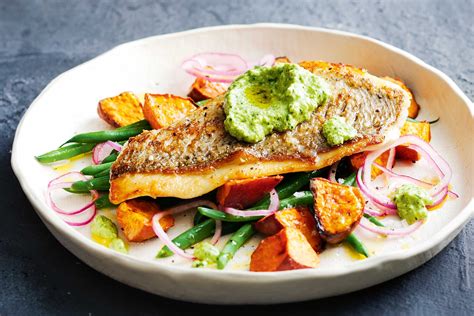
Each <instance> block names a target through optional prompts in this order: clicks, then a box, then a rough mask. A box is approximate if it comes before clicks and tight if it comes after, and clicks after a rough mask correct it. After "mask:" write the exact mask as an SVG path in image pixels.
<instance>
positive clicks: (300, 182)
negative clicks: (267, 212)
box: [255, 169, 326, 209]
mask: <svg viewBox="0 0 474 316" xmlns="http://www.w3.org/2000/svg"><path fill="white" fill-rule="evenodd" d="M325 170H326V169H320V170H316V171H311V172H300V173H295V174H293V175H291V176H289V177H288V179H285V181H284V182H283V183H280V184H279V185H277V187H276V188H275V190H276V191H277V192H278V197H279V198H280V200H282V199H285V198H287V197H290V196H292V195H293V193H295V192H296V191H298V190H300V189H301V188H302V187H304V186H305V185H307V184H308V183H309V180H310V179H312V178H315V177H319V176H321V175H322V174H323V173H324V172H326V171H325ZM269 205H270V196H267V197H266V198H264V199H263V200H261V201H260V202H258V203H257V204H256V205H255V209H259V208H267V207H268V206H269Z"/></svg>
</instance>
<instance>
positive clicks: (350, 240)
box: [343, 172, 380, 258]
mask: <svg viewBox="0 0 474 316" xmlns="http://www.w3.org/2000/svg"><path fill="white" fill-rule="evenodd" d="M356 175H357V173H356V172H353V173H351V174H350V175H349V176H348V177H347V178H346V179H345V180H344V182H343V184H344V185H349V186H355V185H356ZM365 215H366V214H364V216H365ZM369 216H370V215H369ZM370 217H372V216H370ZM374 219H375V220H376V221H377V219H376V218H374ZM369 220H370V219H369ZM377 222H378V221H377ZM379 223H380V222H379ZM345 242H346V243H347V244H349V245H350V246H351V247H352V248H353V249H354V250H355V251H357V252H358V253H360V254H361V255H363V256H365V257H366V258H368V257H369V253H368V251H367V249H366V248H365V246H364V244H363V243H362V242H361V241H360V240H359V238H357V236H356V235H354V233H350V234H349V236H347V237H346V239H345Z"/></svg>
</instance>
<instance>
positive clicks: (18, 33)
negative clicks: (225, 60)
mask: <svg viewBox="0 0 474 316" xmlns="http://www.w3.org/2000/svg"><path fill="white" fill-rule="evenodd" d="M473 16H474V2H473V1H472V0H460V1H443V0H433V1H429V0H420V1H410V0H388V1H342V0H332V1H331V0H328V1H290V0H286V1H284V0H276V1H263V0H253V1H210V0H201V1H181V0H180V1H95V0H88V1H33V0H31V1H27V0H19V1H13V0H11V1H10V0H1V1H0V148H1V150H0V168H1V169H0V188H1V191H0V192H1V194H0V209H1V219H0V315H46V314H48V315H49V314H52V315H56V314H58V315H64V314H78V315H84V314H93V315H101V314H112V313H113V314H114V315H122V314H140V315H148V314H163V315H182V314H184V312H188V313H196V314H198V315H199V314H204V313H207V314H209V313H220V314H221V315H225V314H228V313H231V312H236V311H239V312H241V313H243V314H248V313H257V312H258V313H271V314H273V315H295V314H303V313H305V314H370V315H375V314H387V315H388V314H394V315H397V314H400V315H401V314H423V315H438V314H449V315H462V314H464V315H468V314H470V315H474V301H473V299H474V290H473V285H472V282H473V257H472V249H473V246H472V245H473V244H474V234H473V233H474V222H473V221H471V222H470V223H469V224H468V225H467V227H466V228H465V229H464V230H463V231H462V232H461V233H460V234H459V236H458V237H457V238H456V239H455V240H454V241H453V242H452V243H451V244H449V246H448V247H447V248H446V249H445V250H444V251H442V252H441V253H440V254H439V255H438V256H436V257H435V258H434V259H433V260H431V261H429V262H428V263H426V264H425V265H423V266H422V267H420V268H419V269H416V270H415V271H412V272H410V273H408V274H406V275H404V276H401V277H399V278H396V279H394V280H392V281H389V282H386V283H384V284H381V285H378V286H374V287H372V288H369V289H366V290H362V291H358V292H355V293H352V294H348V295H343V296H339V297H333V298H328V299H323V300H315V301H310V302H303V303H296V304H285V305H281V306H266V307H255V306H240V307H238V308H237V307H215V306H206V305H197V304H190V303H183V302H177V301H173V300H169V299H165V298H161V297H157V296H153V295H150V294H147V293H145V292H142V291H139V290H136V289H133V288H130V287H128V286H125V285H122V284H120V283H118V282H116V281H113V280H111V279H109V278H107V277H105V276H103V275H101V274H100V273H98V272H96V271H94V270H92V269H91V268H89V267H88V266H86V265H85V264H83V263H81V262H80V261H79V260H78V259H77V258H75V257H74V256H73V255H72V254H70V253H69V252H68V251H67V250H66V249H64V248H63V247H62V246H61V245H60V244H59V243H58V242H57V241H56V240H55V239H54V238H53V237H52V235H51V234H50V233H49V232H48V231H47V229H46V228H45V226H44V225H43V224H42V223H41V221H40V220H39V218H38V217H37V216H36V214H35V213H34V211H33V209H32V207H31V205H30V204H29V202H28V201H27V199H26V197H25V196H24V194H23V192H22V191H21V189H20V186H19V184H18V182H17V180H16V179H15V178H14V175H13V172H12V171H11V167H10V152H11V144H12V141H13V136H14V132H15V129H16V126H17V123H18V121H19V119H20V118H21V116H22V114H23V113H24V111H25V110H26V109H27V108H28V106H29V104H30V103H31V101H32V100H33V99H34V98H35V97H36V96H37V95H38V93H39V92H40V91H41V90H42V89H43V88H44V87H45V85H46V84H47V83H48V82H49V81H50V80H51V79H53V78H54V77H56V76H57V75H59V74H60V73H62V72H64V71H65V70H67V69H69V68H71V67H73V66H76V65H78V64H80V63H82V62H84V61H86V60H88V59H90V58H92V57H94V56H96V55H98V54H100V53H102V52H104V51H106V50H108V49H110V48H112V47H114V46H115V45H117V44H120V43H123V42H126V41H130V40H134V39H137V38H141V37H146V36H150V35H155V34H163V33H169V32H175V31H181V30H187V29H192V28H196V27H201V26H210V25H221V24H233V23H255V22H283V23H295V24H302V25H309V26H322V27H327V28H334V29H338V30H345V31H351V32H355V33H359V34H364V35H369V36H371V37H374V38H377V39H380V40H382V41H385V42H388V43H390V44H393V45H395V46H398V47H400V48H402V49H405V50H407V51H408V52H410V53H413V54H414V55H416V56H418V57H420V58H421V59H423V60H424V61H426V62H428V63H429V64H431V65H433V66H435V67H437V68H439V69H441V70H442V71H443V72H445V73H446V74H448V75H449V76H450V77H451V78H453V79H454V81H455V82H456V83H457V84H458V85H459V86H460V87H461V89H462V90H463V91H464V92H465V93H466V94H467V95H468V97H469V98H470V99H471V100H472V99H473V97H474V62H473V60H472V59H473V58H474V24H473V22H472V21H473ZM77 93H81V91H80V87H78V91H77ZM65 97H66V96H65ZM67 97H74V96H67ZM470 146H472V144H470ZM31 176H32V177H34V175H31Z"/></svg>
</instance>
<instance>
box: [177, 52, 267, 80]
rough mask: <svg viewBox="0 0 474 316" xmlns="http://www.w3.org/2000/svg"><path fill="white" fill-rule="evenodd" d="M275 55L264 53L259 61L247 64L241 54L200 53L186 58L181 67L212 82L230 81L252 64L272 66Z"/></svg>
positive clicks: (252, 65)
mask: <svg viewBox="0 0 474 316" xmlns="http://www.w3.org/2000/svg"><path fill="white" fill-rule="evenodd" d="M274 64H275V56H273V55H265V56H263V57H262V59H261V60H260V62H259V63H256V64H250V65H249V64H248V63H247V62H246V61H245V60H244V59H243V58H242V57H241V56H239V55H235V54H226V53H201V54H197V55H194V56H192V57H190V58H188V59H186V60H185V61H184V62H183V63H182V64H181V67H182V68H183V69H184V70H185V71H186V72H187V73H189V74H190V75H192V76H195V77H198V78H202V79H205V80H208V81H213V82H225V83H231V82H233V81H234V80H235V79H236V78H237V77H238V76H240V75H241V74H243V73H244V72H246V71H247V70H249V69H250V68H253V67H254V66H265V67H269V66H273V65H274Z"/></svg>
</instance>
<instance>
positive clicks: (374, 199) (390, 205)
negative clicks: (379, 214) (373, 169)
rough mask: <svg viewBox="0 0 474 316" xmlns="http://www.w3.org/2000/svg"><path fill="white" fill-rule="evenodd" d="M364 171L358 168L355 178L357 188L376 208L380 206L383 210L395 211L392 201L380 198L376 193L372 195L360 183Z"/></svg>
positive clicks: (362, 183) (361, 182) (363, 184)
mask: <svg viewBox="0 0 474 316" xmlns="http://www.w3.org/2000/svg"><path fill="white" fill-rule="evenodd" d="M369 168H370V167H369ZM364 169H365V167H361V168H359V171H357V177H356V181H357V186H358V187H359V189H360V190H361V191H362V193H364V195H365V196H366V197H367V198H369V199H370V200H371V201H372V202H374V204H376V206H381V207H383V208H384V209H393V210H396V208H397V207H396V205H395V204H394V203H393V202H392V201H390V199H389V198H387V197H384V196H382V195H381V194H378V193H377V195H375V194H372V192H371V190H369V188H368V187H367V186H366V185H365V183H364V182H363V181H362V174H363V173H364ZM369 170H370V169H369Z"/></svg>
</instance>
